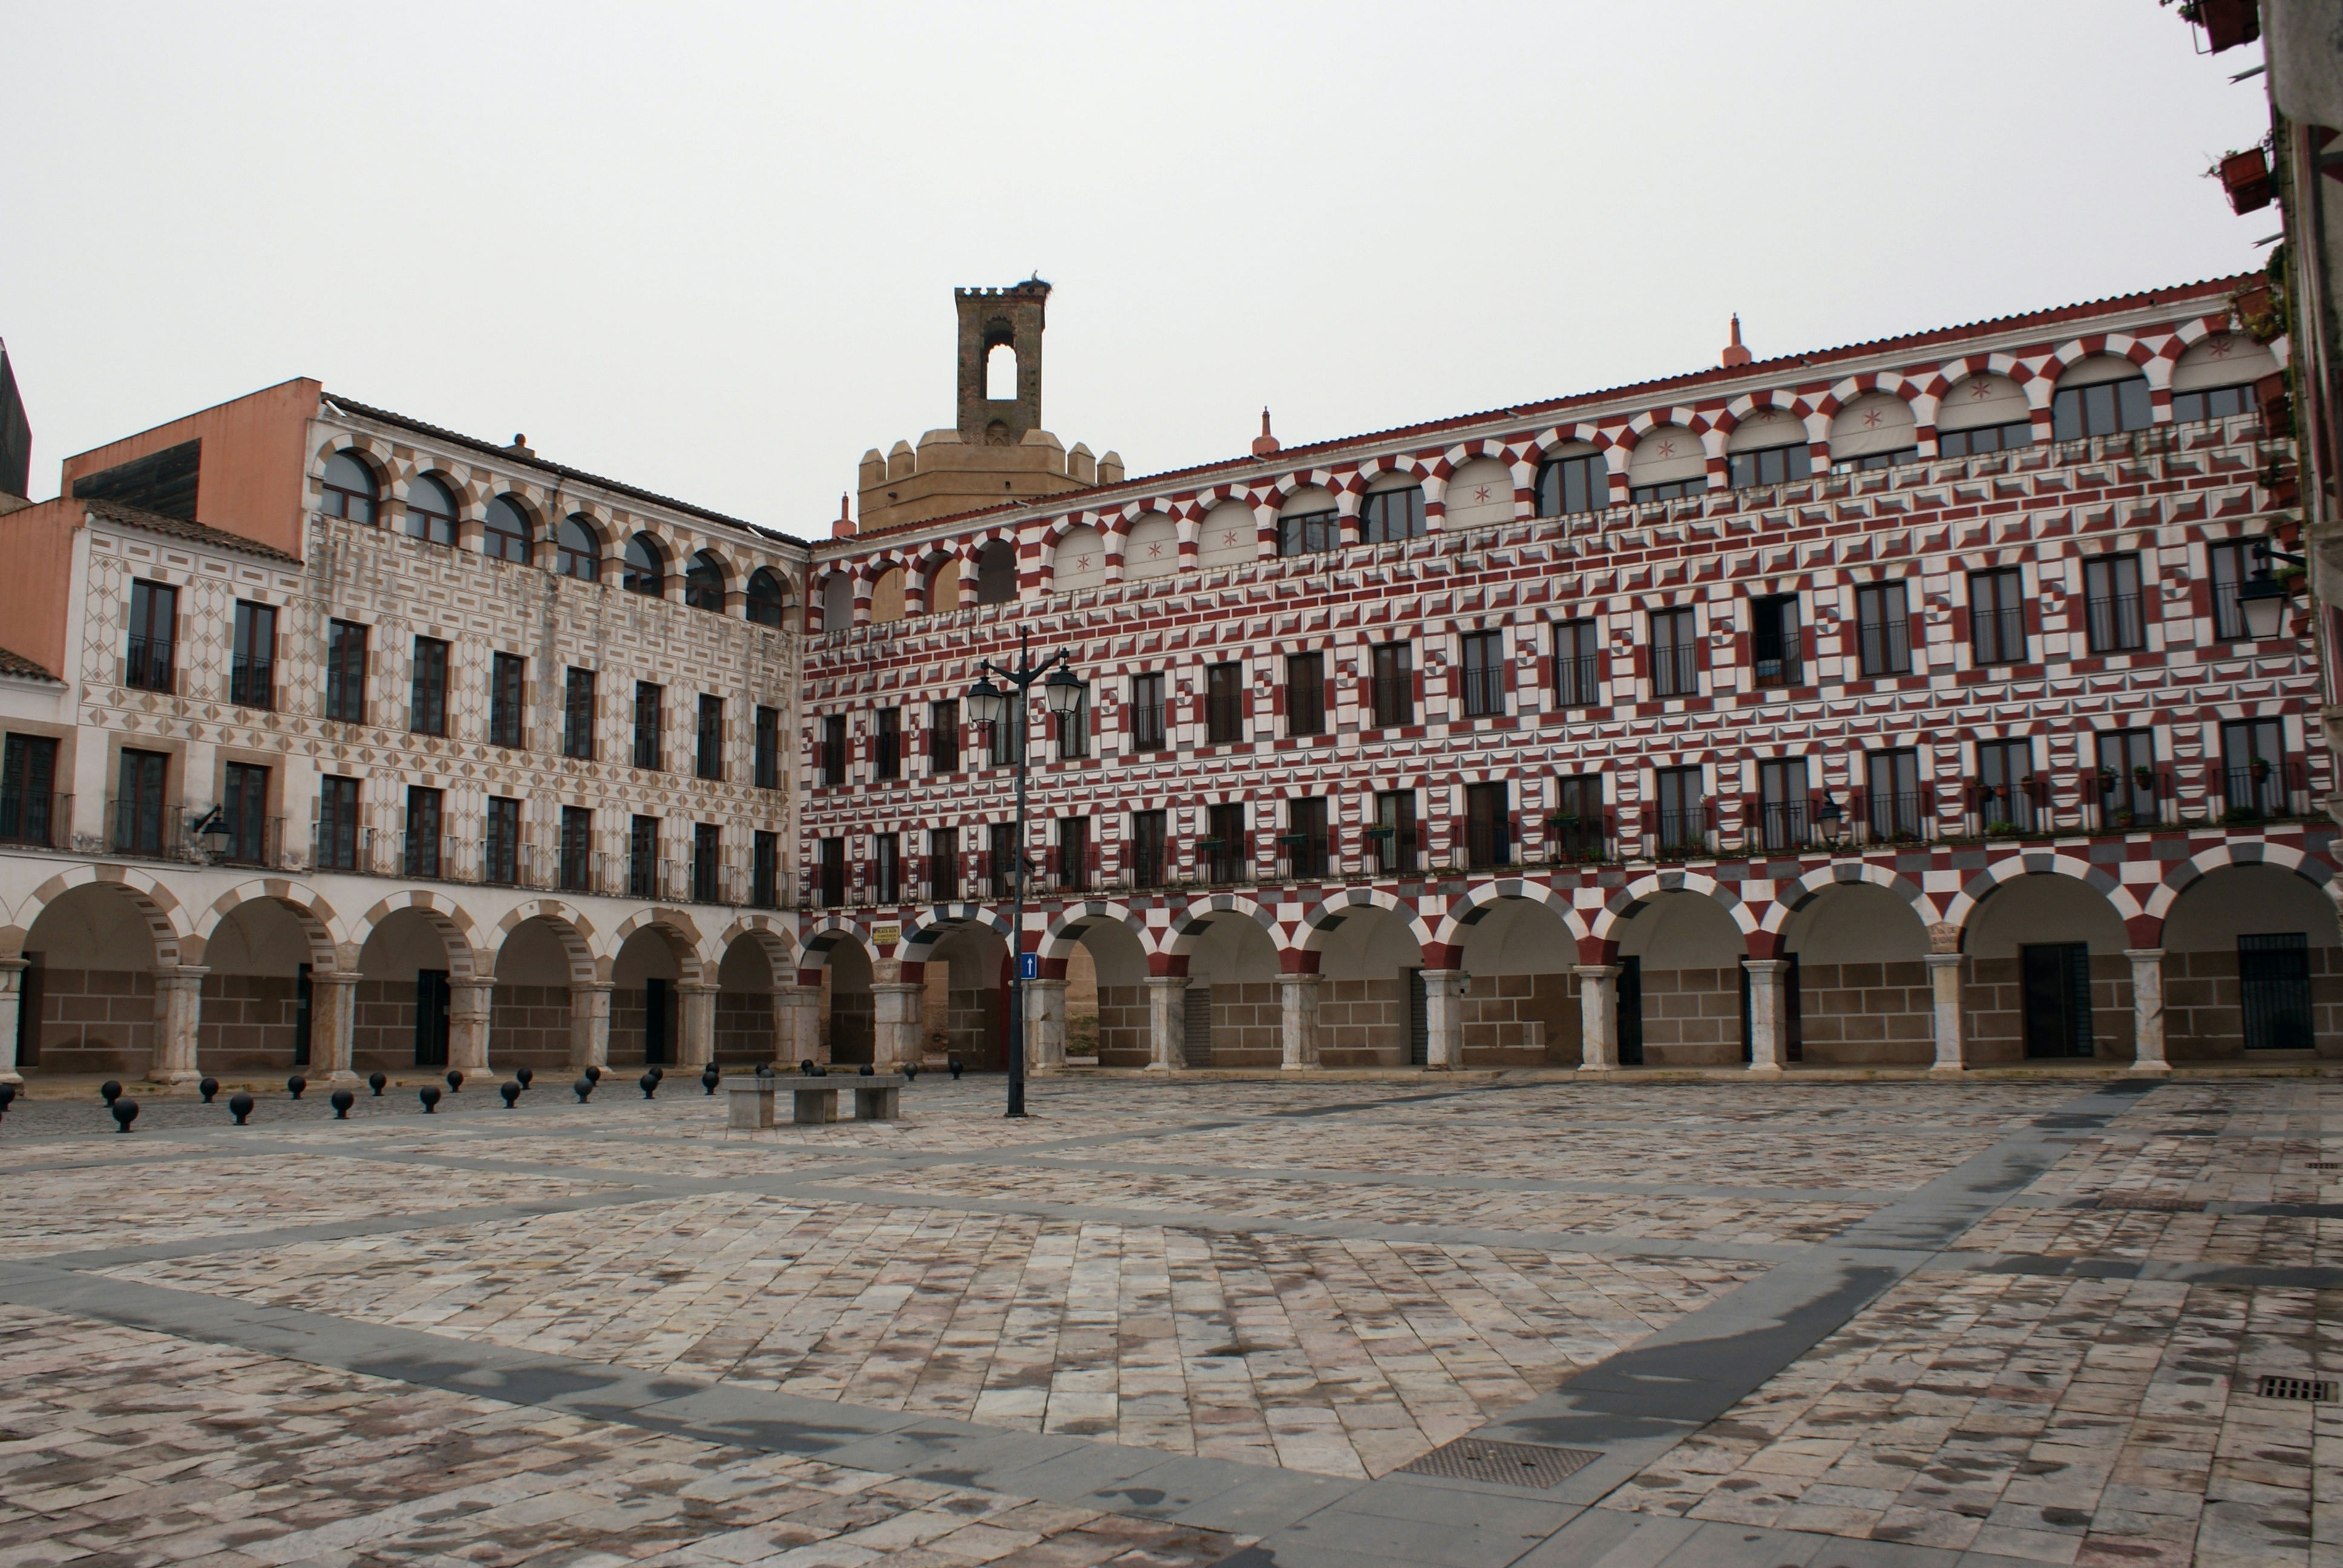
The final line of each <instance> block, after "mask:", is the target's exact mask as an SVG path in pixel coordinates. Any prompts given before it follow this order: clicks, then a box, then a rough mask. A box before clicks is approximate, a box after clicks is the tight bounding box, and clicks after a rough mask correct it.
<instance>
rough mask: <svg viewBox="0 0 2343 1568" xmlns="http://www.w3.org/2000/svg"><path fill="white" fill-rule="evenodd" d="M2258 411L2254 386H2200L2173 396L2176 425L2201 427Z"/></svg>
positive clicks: (2173, 417)
mask: <svg viewBox="0 0 2343 1568" xmlns="http://www.w3.org/2000/svg"><path fill="white" fill-rule="evenodd" d="M2254 408H2255V399H2254V389H2253V386H2252V384H2251V383H2247V384H2245V385H2242V386H2237V387H2197V388H2195V389H2193V390H2191V391H2187V392H2175V393H2174V394H2173V395H2172V422H2173V423H2174V424H2176V425H2201V424H2203V423H2204V422H2205V421H2206V420H2207V419H2233V418H2235V417H2237V416H2238V415H2240V414H2250V413H2252V412H2253V411H2254Z"/></svg>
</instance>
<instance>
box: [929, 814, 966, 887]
mask: <svg viewBox="0 0 2343 1568" xmlns="http://www.w3.org/2000/svg"><path fill="white" fill-rule="evenodd" d="M928 897H929V898H930V900H933V901H934V902H936V903H939V904H948V903H950V902H951V901H952V900H955V899H957V898H959V897H960V829H957V828H930V829H928Z"/></svg>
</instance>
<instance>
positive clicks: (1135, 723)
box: [1131, 675, 1170, 751]
mask: <svg viewBox="0 0 2343 1568" xmlns="http://www.w3.org/2000/svg"><path fill="white" fill-rule="evenodd" d="M1163 719H1164V714H1163V677H1162V676H1161V675H1134V676H1132V677H1131V749H1132V750H1133V751H1161V750H1162V749H1164V743H1165V737H1166V736H1167V735H1168V734H1169V733H1170V729H1169V727H1168V726H1166V725H1165V723H1164V721H1163Z"/></svg>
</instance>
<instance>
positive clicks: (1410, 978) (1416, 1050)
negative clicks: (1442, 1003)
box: [1407, 970, 1432, 1067]
mask: <svg viewBox="0 0 2343 1568" xmlns="http://www.w3.org/2000/svg"><path fill="white" fill-rule="evenodd" d="M1407 1060H1408V1065H1409V1066H1411V1067H1424V1066H1428V1065H1430V1063H1431V1061H1432V1009H1431V1007H1430V1005H1429V1004H1428V1003H1427V1002H1426V1001H1425V1000H1424V990H1423V970H1408V971H1407Z"/></svg>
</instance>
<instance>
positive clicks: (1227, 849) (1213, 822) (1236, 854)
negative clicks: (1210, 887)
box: [1196, 802, 1252, 882]
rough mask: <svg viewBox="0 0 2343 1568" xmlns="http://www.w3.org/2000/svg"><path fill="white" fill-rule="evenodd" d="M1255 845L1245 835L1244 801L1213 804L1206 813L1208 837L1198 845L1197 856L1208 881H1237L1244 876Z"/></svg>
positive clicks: (1205, 821) (1205, 828)
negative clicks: (1222, 804) (1219, 804)
mask: <svg viewBox="0 0 2343 1568" xmlns="http://www.w3.org/2000/svg"><path fill="white" fill-rule="evenodd" d="M1251 853H1252V846H1251V845H1250V844H1248V843H1247V842H1246V838H1245V809H1244V806H1243V803H1242V802H1236V803H1233V804H1230V805H1224V806H1213V807H1210V808H1208V809H1206V811H1205V814H1204V837H1203V838H1202V840H1200V841H1199V842H1198V843H1197V845H1196V857H1197V859H1198V860H1199V862H1201V864H1202V869H1203V873H1204V880H1206V881H1208V882H1234V881H1239V880H1242V879H1244V877H1245V863H1246V860H1247V859H1248V858H1249V856H1250V855H1251Z"/></svg>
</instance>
